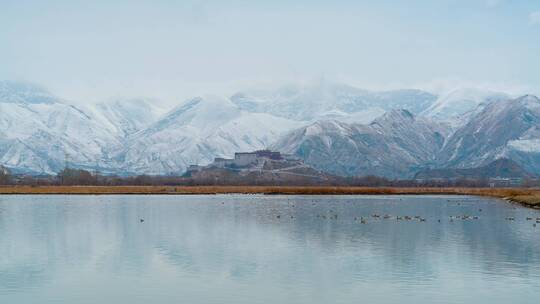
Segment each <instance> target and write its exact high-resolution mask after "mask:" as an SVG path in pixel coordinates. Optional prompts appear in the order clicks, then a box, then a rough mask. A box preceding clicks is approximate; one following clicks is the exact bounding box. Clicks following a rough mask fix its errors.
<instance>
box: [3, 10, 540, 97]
mask: <svg viewBox="0 0 540 304" xmlns="http://www.w3.org/2000/svg"><path fill="white" fill-rule="evenodd" d="M307 4H308V2H306V1H297V2H294V3H289V2H286V1H273V2H272V3H268V2H265V1H249V2H247V1H232V2H231V1H229V2H227V3H222V2H220V1H182V2H169V1H115V3H109V2H107V1H93V2H80V1H64V0H58V1H47V3H43V2H40V1H10V0H8V1H2V3H1V4H0V39H1V41H3V43H2V44H3V46H2V47H1V48H0V66H2V69H1V70H0V79H7V80H22V81H28V82H32V83H37V84H39V85H43V86H44V87H46V88H48V89H50V91H52V92H54V93H55V94H57V95H59V96H62V97H64V98H67V99H69V100H93V101H96V100H100V99H105V98H108V97H111V96H125V97H132V96H149V97H156V98H160V99H167V100H175V101H179V100H184V99H186V98H189V97H191V96H195V95H202V94H216V95H227V94H230V93H231V92H234V91H236V90H241V89H244V88H248V87H254V86H255V87H257V86H258V87H260V86H269V85H270V86H272V85H280V84H286V83H289V82H310V81H313V80H316V79H319V78H327V79H331V80H333V81H338V82H344V83H347V84H351V85H354V86H356V87H360V88H366V89H386V88H391V89H392V88H419V89H428V90H431V91H436V90H439V91H440V90H445V89H448V88H452V87H484V88H490V89H493V90H501V91H510V92H515V93H532V94H539V93H540V89H539V85H538V83H540V76H539V75H538V73H535V71H537V70H538V69H539V68H540V60H539V59H538V56H537V54H538V53H540V39H533V38H534V37H537V36H538V35H539V34H540V17H539V15H540V14H539V11H540V4H535V3H534V2H533V1H514V2H510V1H504V0H475V1H461V0H457V1H450V0H446V1H437V3H433V1H412V2H411V1H399V2H397V3H396V2H395V1H380V3H377V4H374V3H373V2H371V1H354V2H353V1H334V2H332V3H325V2H322V1H309V5H307Z"/></svg>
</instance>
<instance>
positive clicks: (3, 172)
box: [0, 165, 12, 185]
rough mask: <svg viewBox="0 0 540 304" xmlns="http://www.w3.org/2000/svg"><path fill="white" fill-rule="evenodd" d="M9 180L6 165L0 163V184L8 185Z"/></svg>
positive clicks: (9, 176)
mask: <svg viewBox="0 0 540 304" xmlns="http://www.w3.org/2000/svg"><path fill="white" fill-rule="evenodd" d="M11 182H12V179H11V172H9V170H8V169H7V168H6V167H4V166H1V165H0V185H8V184H11Z"/></svg>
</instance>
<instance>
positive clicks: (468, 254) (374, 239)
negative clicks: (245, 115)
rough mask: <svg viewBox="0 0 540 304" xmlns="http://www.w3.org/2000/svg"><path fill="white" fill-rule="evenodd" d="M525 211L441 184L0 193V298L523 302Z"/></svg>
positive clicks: (535, 257)
mask: <svg viewBox="0 0 540 304" xmlns="http://www.w3.org/2000/svg"><path fill="white" fill-rule="evenodd" d="M373 214H380V215H384V214H389V215H392V217H390V218H388V219H384V218H383V217H382V216H381V217H379V218H375V217H372V216H371V215H373ZM405 215H408V216H411V217H412V218H413V219H412V220H397V219H396V216H405ZM458 215H470V216H478V219H472V218H470V219H467V220H464V219H455V218H453V219H452V220H450V217H451V216H452V217H455V216H458ZM414 216H419V217H421V218H426V221H425V222H421V221H419V220H417V219H414ZM529 216H532V217H534V218H536V217H537V216H540V213H538V212H537V211H533V210H530V209H525V208H516V207H515V206H512V205H510V204H507V203H505V202H502V201H499V200H494V199H484V198H476V197H453V196H368V197H355V196H339V197H307V196H306V197H287V196H233V195H230V196H3V197H1V198H0V301H1V302H2V303H4V302H5V303H8V302H10V303H25V302H26V303H35V300H36V298H38V299H39V300H40V301H39V302H40V303H58V302H65V303H72V302H88V303H95V302H103V303H107V302H109V303H114V302H117V301H118V300H121V301H122V302H127V303H148V302H152V303H177V302H179V301H181V302H188V303H212V302H215V303H224V302H231V303H257V302H260V303H268V302H269V301H272V302H290V303H293V302H294V303H328V302H332V303H341V302H342V303H350V302H352V301H357V300H359V299H362V300H365V301H368V302H370V301H371V302H396V301H400V302H419V301H420V302H426V301H428V302H430V303H459V302H470V301H473V300H474V301H475V302H480V303H482V302H486V303H487V302H489V303H502V302H505V301H514V302H515V301H516V300H517V302H520V303H527V302H532V301H533V300H534V298H535V297H538V296H539V295H540V291H539V289H538V287H540V280H539V279H540V227H539V228H534V227H533V226H532V222H531V221H527V220H525V218H526V217H529ZM360 217H364V218H365V219H366V221H367V224H361V223H360V220H359V219H360ZM506 217H515V218H516V220H515V221H506V220H505V218H506ZM355 218H356V220H355ZM140 219H144V222H141V221H140ZM439 221H440V222H439Z"/></svg>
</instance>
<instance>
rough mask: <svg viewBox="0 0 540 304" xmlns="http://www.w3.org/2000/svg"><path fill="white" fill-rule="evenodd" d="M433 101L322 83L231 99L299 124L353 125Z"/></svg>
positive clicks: (408, 93)
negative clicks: (311, 122) (304, 122)
mask: <svg viewBox="0 0 540 304" xmlns="http://www.w3.org/2000/svg"><path fill="white" fill-rule="evenodd" d="M435 99H436V96H435V95H432V94H430V93H427V92H423V91H419V90H397V91H388V92H372V91H367V90H361V89H357V88H355V87H352V86H348V85H343V84H336V83H330V82H325V81H323V82H320V83H315V84H310V85H304V86H294V85H290V86H284V87H281V88H279V89H277V90H251V91H245V92H239V93H237V94H235V95H233V96H232V97H231V100H232V102H233V103H235V104H236V105H238V106H239V107H240V108H242V109H243V110H246V111H249V112H258V113H268V114H271V115H275V116H279V117H284V118H287V119H292V120H299V121H316V120H328V119H335V120H340V121H348V122H355V123H369V122H371V121H372V120H373V119H374V118H376V117H379V116H381V115H382V114H383V113H384V112H386V111H388V110H391V109H401V108H404V109H408V110H410V111H411V112H413V113H418V112H421V111H423V110H425V109H427V108H428V107H429V106H430V105H431V104H432V103H433V102H434V101H435Z"/></svg>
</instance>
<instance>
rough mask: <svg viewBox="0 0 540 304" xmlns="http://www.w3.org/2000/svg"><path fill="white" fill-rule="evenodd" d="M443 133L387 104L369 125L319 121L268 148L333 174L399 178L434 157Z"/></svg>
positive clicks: (437, 128)
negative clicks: (386, 111)
mask: <svg viewBox="0 0 540 304" xmlns="http://www.w3.org/2000/svg"><path fill="white" fill-rule="evenodd" d="M445 135H446V134H445V130H444V129H443V128H442V127H441V126H440V125H438V124H436V123H433V122H430V121H428V120H426V119H423V118H416V117H414V115H413V114H411V113H410V112H409V111H406V110H392V111H390V112H388V113H387V114H385V115H383V116H382V117H380V118H378V119H376V120H375V121H374V122H373V123H371V124H369V125H361V124H346V123H342V122H338V121H318V122H316V123H313V124H311V125H309V126H307V127H303V128H300V129H298V130H295V131H293V132H291V133H289V134H287V135H285V136H284V137H282V138H281V139H280V140H279V141H278V142H277V143H276V144H275V145H273V146H272V148H274V149H276V150H278V151H282V152H285V153H293V154H296V155H297V156H299V157H301V158H302V159H304V160H305V161H306V162H307V163H308V164H310V165H312V166H314V167H315V168H318V169H320V170H323V171H326V172H330V173H334V174H338V175H370V174H371V175H380V176H386V177H389V178H403V177H410V176H412V174H413V173H414V170H415V168H416V167H418V166H420V165H422V164H425V163H429V162H432V161H434V160H435V158H436V155H437V152H438V151H439V150H440V148H441V147H442V145H443V143H444V138H445Z"/></svg>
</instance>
